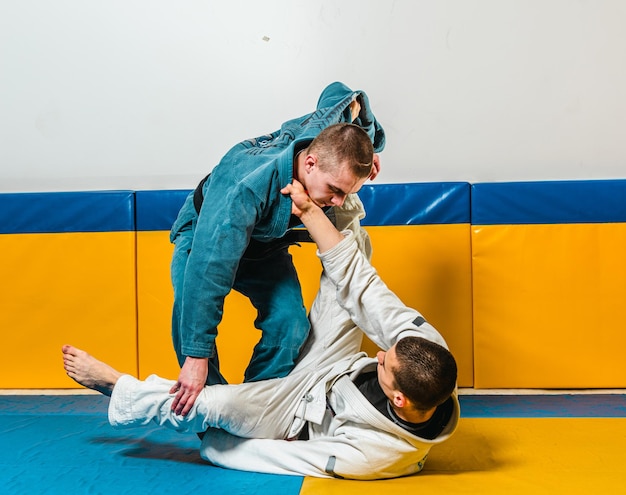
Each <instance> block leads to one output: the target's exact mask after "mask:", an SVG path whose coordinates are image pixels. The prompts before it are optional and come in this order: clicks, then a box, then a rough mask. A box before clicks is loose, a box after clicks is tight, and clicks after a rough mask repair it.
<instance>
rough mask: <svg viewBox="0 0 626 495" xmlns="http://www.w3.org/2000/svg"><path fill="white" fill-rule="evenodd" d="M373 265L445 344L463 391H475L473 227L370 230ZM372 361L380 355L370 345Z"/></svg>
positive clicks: (369, 351)
mask: <svg viewBox="0 0 626 495" xmlns="http://www.w3.org/2000/svg"><path fill="white" fill-rule="evenodd" d="M366 229H367V231H368V232H369V234H370V237H371V239H372V244H373V246H374V254H373V256H372V264H373V265H374V266H375V267H376V270H377V271H378V273H379V274H380V276H381V278H382V279H383V280H384V281H385V283H386V284H387V286H388V287H389V288H390V289H391V290H393V291H394V292H395V293H396V294H397V295H398V297H399V298H400V299H401V300H402V301H403V302H404V303H405V304H406V305H408V306H411V307H413V308H415V309H417V310H418V311H420V312H421V313H422V314H423V315H424V317H425V318H426V319H427V320H428V321H430V323H432V324H433V325H434V326H435V328H437V330H439V331H440V332H441V334H442V335H443V336H444V338H445V339H446V342H447V343H448V345H449V347H450V351H451V352H452V353H453V354H454V356H455V358H456V360H457V365H458V370H459V378H458V383H459V386H461V387H471V386H473V366H474V357H473V352H472V348H473V342H472V294H471V291H472V280H471V257H470V226H469V225H468V224H449V225H402V226H387V227H373V226H370V227H366ZM364 349H365V350H367V351H368V353H369V354H370V355H373V354H372V353H373V352H375V351H376V350H377V349H376V347H375V346H374V344H372V343H371V342H369V341H367V340H366V344H365V345H364Z"/></svg>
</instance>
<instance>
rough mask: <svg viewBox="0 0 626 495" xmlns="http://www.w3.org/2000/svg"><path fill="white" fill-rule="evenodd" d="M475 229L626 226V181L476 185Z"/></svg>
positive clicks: (473, 206) (474, 186)
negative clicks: (476, 226)
mask: <svg viewBox="0 0 626 495" xmlns="http://www.w3.org/2000/svg"><path fill="white" fill-rule="evenodd" d="M471 195H472V208H471V211H472V217H471V218H472V225H514V224H565V223H616V222H626V180H590V181H546V182H507V183H484V184H474V185H472V192H471Z"/></svg>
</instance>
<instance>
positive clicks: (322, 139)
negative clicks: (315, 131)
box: [306, 123, 374, 179]
mask: <svg viewBox="0 0 626 495" xmlns="http://www.w3.org/2000/svg"><path fill="white" fill-rule="evenodd" d="M306 153H307V154H308V153H314V154H316V155H317V157H318V160H319V168H320V170H322V171H324V172H330V171H331V170H332V169H334V168H335V167H338V166H340V165H341V164H343V163H344V162H345V161H348V163H349V165H350V168H351V171H352V173H353V174H354V176H355V177H357V178H359V179H364V178H367V177H369V175H370V174H371V172H372V163H373V158H374V146H373V145H372V141H371V140H370V138H369V136H368V135H367V132H365V131H364V130H363V129H362V128H361V127H359V126H358V125H355V124H347V123H341V124H334V125H331V126H328V127H327V128H326V129H324V130H323V131H322V132H321V133H320V134H319V135H318V136H317V137H316V138H315V139H314V140H313V142H312V143H311V144H310V145H309V147H308V148H307V150H306Z"/></svg>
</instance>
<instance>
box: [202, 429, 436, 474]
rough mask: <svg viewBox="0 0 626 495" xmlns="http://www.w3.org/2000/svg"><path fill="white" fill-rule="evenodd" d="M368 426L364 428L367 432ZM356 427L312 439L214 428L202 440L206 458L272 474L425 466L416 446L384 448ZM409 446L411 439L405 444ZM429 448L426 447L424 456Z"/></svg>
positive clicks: (391, 471) (383, 470) (413, 469)
mask: <svg viewBox="0 0 626 495" xmlns="http://www.w3.org/2000/svg"><path fill="white" fill-rule="evenodd" d="M366 431H367V430H359V432H363V433H365V432H366ZM359 432H351V433H352V434H351V435H348V434H345V435H337V436H330V437H324V438H319V439H313V440H293V441H289V440H275V439H251V438H241V437H237V436H234V435H231V434H230V433H228V432H226V431H224V430H217V429H215V430H209V431H208V432H207V433H206V434H205V437H204V439H203V442H202V449H201V455H202V457H203V458H204V459H205V460H207V461H209V462H211V463H213V464H215V465H218V466H221V467H224V468H229V469H239V470H242V471H256V472H260V473H270V474H286V475H299V476H315V477H318V478H347V479H356V480H375V479H383V478H393V477H397V476H403V475H407V474H413V473H415V472H418V471H420V470H421V469H422V465H423V463H422V462H415V456H416V455H417V456H419V455H422V453H421V452H420V453H418V452H417V451H416V450H415V449H414V448H412V449H411V450H412V454H413V455H412V456H409V457H407V455H406V452H404V449H399V450H396V449H387V448H381V443H380V442H381V441H380V439H377V443H373V441H368V440H367V438H363V436H361V435H359V434H357V433H359ZM406 445H407V446H408V444H406ZM426 453H427V452H424V454H423V456H425V455H426Z"/></svg>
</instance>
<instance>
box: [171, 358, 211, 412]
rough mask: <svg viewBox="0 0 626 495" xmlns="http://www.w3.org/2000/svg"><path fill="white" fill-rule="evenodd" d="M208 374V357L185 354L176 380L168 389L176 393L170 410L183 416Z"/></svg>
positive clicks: (200, 389)
mask: <svg viewBox="0 0 626 495" xmlns="http://www.w3.org/2000/svg"><path fill="white" fill-rule="evenodd" d="M208 374H209V359H208V358H194V357H191V356H187V358H186V359H185V363H184V364H183V367H182V368H181V370H180V374H179V375H178V381H177V382H176V384H175V385H174V386H173V387H172V388H171V389H170V394H176V397H174V401H173V402H172V411H174V412H175V413H176V414H179V415H183V416H185V415H186V414H187V413H188V412H189V410H190V409H191V406H193V403H194V402H195V401H196V398H197V397H198V395H199V394H200V392H201V391H202V389H203V388H204V385H205V384H206V379H207V376H208Z"/></svg>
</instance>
